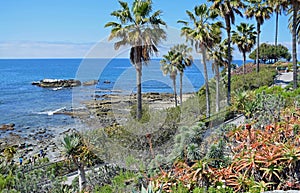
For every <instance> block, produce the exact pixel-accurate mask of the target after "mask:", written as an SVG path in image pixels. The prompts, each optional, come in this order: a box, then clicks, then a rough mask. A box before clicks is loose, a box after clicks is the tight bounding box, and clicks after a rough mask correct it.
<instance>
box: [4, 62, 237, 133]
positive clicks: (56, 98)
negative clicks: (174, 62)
mask: <svg viewBox="0 0 300 193" xmlns="http://www.w3.org/2000/svg"><path fill="white" fill-rule="evenodd" d="M233 63H236V64H238V65H240V64H241V63H242V61H234V62H233ZM202 72H203V67H202V65H201V62H200V61H198V60H195V61H194V64H193V65H192V66H191V67H188V68H186V71H185V74H184V75H185V76H184V82H183V85H184V89H183V91H184V92H195V91H197V90H198V89H199V88H200V87H201V86H202V85H203V83H204V78H203V75H202V74H203V73H202ZM208 74H209V77H210V78H211V77H213V76H214V75H213V73H212V70H211V65H210V64H208ZM135 75H136V73H135V69H134V67H133V66H132V65H131V63H130V61H129V60H128V59H1V60H0V90H1V94H0V124H8V123H14V124H15V131H13V132H18V131H24V130H25V129H26V130H28V131H31V130H36V129H40V128H45V129H50V130H53V131H58V130H63V129H68V128H75V127H78V122H77V121H76V120H75V119H73V118H71V117H69V116H67V115H51V112H54V111H56V110H58V109H61V108H65V109H71V108H74V107H76V108H81V107H82V101H84V100H90V99H92V98H93V97H94V95H96V94H97V95H102V94H109V93H113V92H116V91H117V92H118V93H123V94H130V93H134V92H135V90H136V88H135V84H136V79H135V77H136V76H135ZM45 78H50V79H78V80H80V81H82V82H84V81H88V80H99V83H98V84H97V85H94V86H88V87H84V86H81V87H79V88H74V89H70V88H64V89H60V90H55V89H50V88H40V87H37V86H33V85H32V84H31V83H32V82H34V81H39V80H42V79H45ZM177 78H179V75H178V76H177ZM142 82H143V83H142V92H144V93H145V92H166V93H171V92H173V89H172V82H171V80H170V78H169V76H164V75H163V74H162V72H161V70H160V64H159V59H154V60H152V61H151V62H150V63H149V64H148V65H147V66H144V67H143V77H142ZM177 86H178V88H179V79H178V80H177ZM99 100H100V99H99ZM0 134H1V136H4V133H3V132H2V133H1V131H0ZM6 134H7V133H6Z"/></svg>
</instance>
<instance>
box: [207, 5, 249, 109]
mask: <svg viewBox="0 0 300 193" xmlns="http://www.w3.org/2000/svg"><path fill="white" fill-rule="evenodd" d="M208 1H209V2H212V3H213V4H212V6H211V9H213V10H215V11H216V12H217V13H218V15H220V16H221V17H223V18H224V19H225V24H226V32H227V46H228V48H227V52H228V53H227V63H228V67H227V68H228V74H227V76H228V83H227V104H228V105H230V100H231V24H234V23H235V13H236V14H238V15H240V16H241V17H243V14H242V12H241V11H240V10H239V9H240V8H244V4H243V3H242V1H241V0H208Z"/></svg>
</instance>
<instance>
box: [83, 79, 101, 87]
mask: <svg viewBox="0 0 300 193" xmlns="http://www.w3.org/2000/svg"><path fill="white" fill-rule="evenodd" d="M98 82H99V81H98V80H89V81H86V82H83V83H82V85H83V86H92V85H96V84H98Z"/></svg>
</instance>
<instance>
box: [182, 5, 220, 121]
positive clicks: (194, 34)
mask: <svg viewBox="0 0 300 193" xmlns="http://www.w3.org/2000/svg"><path fill="white" fill-rule="evenodd" d="M186 13H187V15H188V16H189V18H190V20H191V22H192V26H189V22H187V21H182V20H179V21H178V23H183V24H184V27H182V28H181V35H183V36H185V37H186V40H187V41H190V42H191V44H192V45H194V46H195V49H196V51H197V52H198V53H200V52H201V54H202V62H203V67H204V78H205V97H206V117H210V100H209V86H208V75H207V66H206V55H207V53H206V51H207V49H208V48H210V47H211V46H212V45H213V44H214V39H213V37H212V33H211V32H212V31H213V27H212V20H214V19H215V18H216V17H217V15H216V14H215V13H214V12H212V11H211V10H210V9H209V8H208V7H207V5H206V4H201V5H199V6H196V7H195V8H194V13H192V12H190V11H188V10H187V11H186ZM218 24H219V25H221V23H220V22H218Z"/></svg>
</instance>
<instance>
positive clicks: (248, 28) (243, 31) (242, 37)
mask: <svg viewBox="0 0 300 193" xmlns="http://www.w3.org/2000/svg"><path fill="white" fill-rule="evenodd" d="M236 29H237V31H233V32H232V42H233V43H234V44H236V45H237V47H238V49H239V51H240V52H242V54H243V74H245V72H246V53H247V52H251V49H252V48H253V47H254V45H255V39H256V34H257V33H256V32H255V31H254V25H253V24H251V25H250V24H247V23H241V24H240V25H238V26H237V27H236Z"/></svg>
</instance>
